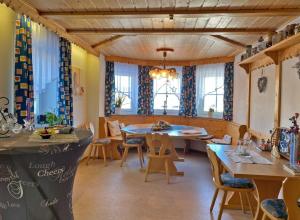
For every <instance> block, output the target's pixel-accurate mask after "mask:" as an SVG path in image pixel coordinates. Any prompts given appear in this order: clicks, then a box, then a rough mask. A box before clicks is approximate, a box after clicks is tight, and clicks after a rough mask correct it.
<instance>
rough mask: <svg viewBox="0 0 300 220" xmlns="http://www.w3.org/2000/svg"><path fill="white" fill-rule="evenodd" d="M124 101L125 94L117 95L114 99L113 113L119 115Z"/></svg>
mask: <svg viewBox="0 0 300 220" xmlns="http://www.w3.org/2000/svg"><path fill="white" fill-rule="evenodd" d="M124 101H125V96H123V95H119V96H118V97H117V98H116V101H115V114H116V115H119V114H120V113H121V108H122V105H123V103H124Z"/></svg>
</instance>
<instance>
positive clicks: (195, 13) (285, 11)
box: [39, 8, 300, 18]
mask: <svg viewBox="0 0 300 220" xmlns="http://www.w3.org/2000/svg"><path fill="white" fill-rule="evenodd" d="M39 14H40V15H41V16H73V17H76V16H85V18H86V16H91V17H95V16H96V17H99V16H100V17H120V16H121V17H154V16H155V17H161V16H162V17H169V15H175V17H178V16H179V17H180V16H182V17H189V16H190V17H203V16H204V17H207V16H209V17H212V16H230V17H236V16H242V17H257V16H299V15H300V8H276V9H267V8H266V9H261V8H260V9H206V8H200V9H175V10H174V9H165V8H162V9H159V10H157V9H149V8H142V9H134V10H133V9H122V10H112V11H109V10H91V11H83V10H82V11H39Z"/></svg>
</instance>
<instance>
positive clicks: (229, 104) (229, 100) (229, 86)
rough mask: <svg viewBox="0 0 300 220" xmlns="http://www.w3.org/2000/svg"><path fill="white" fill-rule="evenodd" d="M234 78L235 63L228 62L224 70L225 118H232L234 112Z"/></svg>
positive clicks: (229, 119) (228, 119)
mask: <svg viewBox="0 0 300 220" xmlns="http://www.w3.org/2000/svg"><path fill="white" fill-rule="evenodd" d="M233 79H234V64H233V62H231V63H226V64H225V72H224V112H223V119H225V120H227V121H231V120H232V113H233Z"/></svg>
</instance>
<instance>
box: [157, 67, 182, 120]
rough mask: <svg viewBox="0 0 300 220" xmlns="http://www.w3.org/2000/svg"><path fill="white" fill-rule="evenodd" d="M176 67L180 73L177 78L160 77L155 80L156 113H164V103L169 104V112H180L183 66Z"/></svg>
mask: <svg viewBox="0 0 300 220" xmlns="http://www.w3.org/2000/svg"><path fill="white" fill-rule="evenodd" d="M166 68H170V67H166ZM174 68H176V70H177V73H179V77H178V78H177V79H172V80H168V79H166V78H160V79H154V80H153V95H154V113H155V114H163V110H164V105H166V106H167V108H166V110H167V114H178V112H179V104H180V87H181V74H182V67H174Z"/></svg>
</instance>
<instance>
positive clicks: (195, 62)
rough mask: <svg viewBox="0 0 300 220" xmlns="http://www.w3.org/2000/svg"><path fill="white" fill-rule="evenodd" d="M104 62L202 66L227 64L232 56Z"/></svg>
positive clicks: (128, 59)
mask: <svg viewBox="0 0 300 220" xmlns="http://www.w3.org/2000/svg"><path fill="white" fill-rule="evenodd" d="M105 60H106V61H113V62H121V63H129V64H136V65H142V66H148V65H149V66H162V65H164V64H165V65H167V66H193V65H204V64H214V63H228V62H233V61H234V56H230V57H229V56H224V57H211V58H203V59H197V60H141V59H135V58H129V57H119V56H105Z"/></svg>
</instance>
